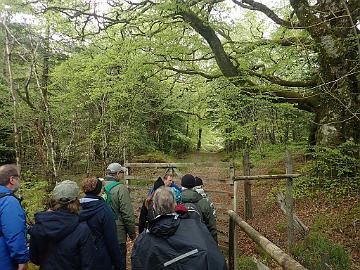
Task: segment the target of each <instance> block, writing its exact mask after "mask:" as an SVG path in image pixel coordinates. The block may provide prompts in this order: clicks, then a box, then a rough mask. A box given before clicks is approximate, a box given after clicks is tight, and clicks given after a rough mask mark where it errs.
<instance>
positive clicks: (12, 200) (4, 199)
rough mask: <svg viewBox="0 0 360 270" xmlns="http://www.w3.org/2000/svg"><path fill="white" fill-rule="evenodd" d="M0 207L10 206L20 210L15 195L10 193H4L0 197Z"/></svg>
mask: <svg viewBox="0 0 360 270" xmlns="http://www.w3.org/2000/svg"><path fill="white" fill-rule="evenodd" d="M0 205H3V206H5V205H6V206H11V207H14V208H18V207H19V208H21V206H20V202H19V199H18V198H16V197H15V195H13V194H11V193H6V194H4V195H2V196H1V197H0Z"/></svg>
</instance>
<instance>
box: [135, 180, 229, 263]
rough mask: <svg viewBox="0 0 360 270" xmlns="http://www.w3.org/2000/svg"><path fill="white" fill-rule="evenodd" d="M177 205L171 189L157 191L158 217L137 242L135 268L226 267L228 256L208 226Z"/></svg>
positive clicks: (155, 207) (156, 208) (155, 202)
mask: <svg viewBox="0 0 360 270" xmlns="http://www.w3.org/2000/svg"><path fill="white" fill-rule="evenodd" d="M175 205H176V201H175V194H174V193H173V192H172V191H171V189H170V188H168V187H160V188H158V189H157V190H156V191H155V194H154V198H153V206H154V212H155V215H156V218H155V219H154V220H153V221H151V222H150V226H149V229H148V230H147V231H145V232H144V233H142V234H140V235H139V236H138V238H137V239H136V241H135V243H134V247H133V251H132V255H131V266H132V270H143V269H144V270H145V269H146V270H153V269H154V270H158V269H172V270H174V269H176V270H185V269H186V270H199V269H207V270H226V269H227V267H226V263H225V258H224V256H223V254H222V253H221V252H220V250H219V249H218V247H217V244H216V242H215V240H214V239H213V238H212V237H211V235H210V233H209V231H208V230H207V228H206V226H205V225H204V224H203V223H202V222H200V221H199V220H197V219H192V218H187V215H186V214H184V215H181V214H178V213H175ZM184 210H185V212H186V208H184Z"/></svg>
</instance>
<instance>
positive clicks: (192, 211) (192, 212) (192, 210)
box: [184, 202, 203, 222]
mask: <svg viewBox="0 0 360 270" xmlns="http://www.w3.org/2000/svg"><path fill="white" fill-rule="evenodd" d="M184 205H185V206H186V208H187V210H188V213H189V216H190V218H194V219H196V218H198V219H200V221H201V222H203V218H202V212H201V210H200V209H199V207H198V205H197V204H196V203H192V202H186V203H184Z"/></svg>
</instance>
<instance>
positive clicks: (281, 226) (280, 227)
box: [275, 223, 287, 233]
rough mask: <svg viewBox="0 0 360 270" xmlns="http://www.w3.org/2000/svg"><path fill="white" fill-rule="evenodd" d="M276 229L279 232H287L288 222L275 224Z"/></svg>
mask: <svg viewBox="0 0 360 270" xmlns="http://www.w3.org/2000/svg"><path fill="white" fill-rule="evenodd" d="M275 229H276V230H277V231H278V232H279V233H285V232H286V231H287V224H286V223H278V224H276V225H275Z"/></svg>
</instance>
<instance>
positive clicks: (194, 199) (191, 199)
mask: <svg viewBox="0 0 360 270" xmlns="http://www.w3.org/2000/svg"><path fill="white" fill-rule="evenodd" d="M181 200H182V202H183V203H194V204H196V206H197V207H198V208H199V210H200V211H201V214H202V220H203V222H204V223H205V225H206V227H207V228H208V230H209V232H210V234H211V235H212V237H213V238H214V239H215V241H216V242H217V229H216V219H215V217H214V214H213V210H212V209H211V206H210V203H209V201H208V200H206V199H205V198H203V196H201V195H200V194H199V193H197V192H196V191H195V190H192V189H185V190H183V192H182V193H181Z"/></svg>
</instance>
